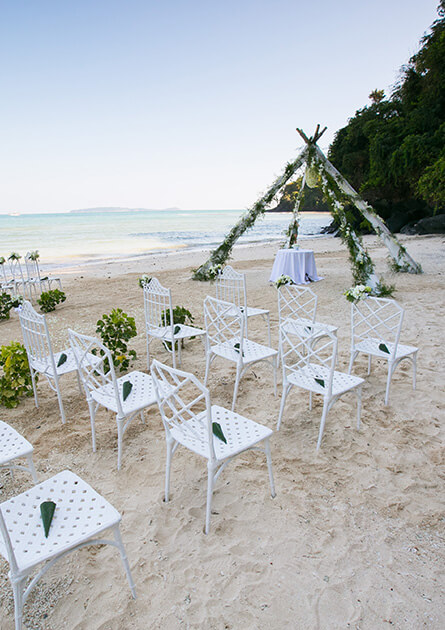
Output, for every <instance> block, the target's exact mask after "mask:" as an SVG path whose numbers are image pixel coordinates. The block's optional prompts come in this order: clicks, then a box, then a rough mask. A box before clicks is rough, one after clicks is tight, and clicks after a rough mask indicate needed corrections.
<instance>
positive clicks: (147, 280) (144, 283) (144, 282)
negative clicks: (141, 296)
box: [138, 274, 151, 289]
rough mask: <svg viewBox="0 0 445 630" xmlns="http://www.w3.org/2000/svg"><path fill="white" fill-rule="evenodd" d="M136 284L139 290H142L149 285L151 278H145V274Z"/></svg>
mask: <svg viewBox="0 0 445 630" xmlns="http://www.w3.org/2000/svg"><path fill="white" fill-rule="evenodd" d="M138 282H139V286H140V287H141V289H143V288H144V287H146V286H148V285H149V284H150V282H151V276H147V274H144V275H143V276H142V277H141V278H139V280H138Z"/></svg>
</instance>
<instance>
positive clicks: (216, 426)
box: [212, 422, 227, 444]
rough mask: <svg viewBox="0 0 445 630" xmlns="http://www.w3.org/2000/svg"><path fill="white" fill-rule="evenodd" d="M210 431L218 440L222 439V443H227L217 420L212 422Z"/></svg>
mask: <svg viewBox="0 0 445 630" xmlns="http://www.w3.org/2000/svg"><path fill="white" fill-rule="evenodd" d="M212 431H213V435H216V437H217V438H218V439H219V440H222V441H223V442H224V444H227V440H226V436H225V435H224V433H223V430H222V429H221V425H220V424H219V422H212Z"/></svg>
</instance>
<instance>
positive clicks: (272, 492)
mask: <svg viewBox="0 0 445 630" xmlns="http://www.w3.org/2000/svg"><path fill="white" fill-rule="evenodd" d="M264 450H265V451H266V459H267V470H268V471H269V482H270V495H271V497H272V499H274V498H275V496H276V492H275V484H274V480H273V472H272V456H271V454H270V442H269V438H267V439H266V440H265V441H264Z"/></svg>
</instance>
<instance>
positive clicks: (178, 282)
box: [0, 236, 445, 630]
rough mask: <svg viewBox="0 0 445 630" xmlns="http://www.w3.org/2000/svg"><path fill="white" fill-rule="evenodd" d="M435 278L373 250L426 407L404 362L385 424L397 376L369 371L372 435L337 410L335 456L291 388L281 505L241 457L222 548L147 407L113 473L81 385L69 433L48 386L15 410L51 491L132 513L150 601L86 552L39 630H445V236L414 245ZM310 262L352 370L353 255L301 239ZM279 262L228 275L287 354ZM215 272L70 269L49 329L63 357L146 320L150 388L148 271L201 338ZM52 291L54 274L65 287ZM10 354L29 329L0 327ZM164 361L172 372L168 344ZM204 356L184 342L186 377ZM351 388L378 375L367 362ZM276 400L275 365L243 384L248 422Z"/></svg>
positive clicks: (111, 557)
mask: <svg viewBox="0 0 445 630" xmlns="http://www.w3.org/2000/svg"><path fill="white" fill-rule="evenodd" d="M401 240H402V242H403V243H404V244H405V245H406V246H407V247H408V251H409V252H410V253H411V255H412V256H413V257H414V258H415V259H416V260H417V261H418V262H420V263H421V264H422V267H423V269H424V271H425V273H424V274H423V275H419V276H414V275H408V274H398V275H396V276H395V275H393V274H391V273H390V272H389V271H388V269H387V266H386V255H387V252H386V249H385V248H384V247H382V246H381V245H380V244H379V243H378V242H377V241H376V239H375V238H374V237H366V239H365V241H366V244H367V246H368V248H369V250H370V252H371V255H372V257H373V258H374V260H375V261H376V265H377V271H378V272H379V273H380V272H383V273H384V276H385V279H386V280H387V281H388V282H390V283H394V284H395V285H396V287H397V293H396V295H395V297H396V299H397V300H398V301H399V302H400V304H401V305H402V306H403V307H404V308H405V309H406V314H405V321H404V326H403V331H402V342H403V343H407V344H411V345H415V346H418V347H419V355H418V375H417V389H416V390H415V391H414V392H413V390H412V380H411V378H412V372H411V366H410V364H409V363H408V362H406V363H405V364H403V363H402V365H401V366H399V368H398V369H397V371H396V372H395V375H394V377H393V381H392V388H391V396H390V404H389V406H388V407H385V406H384V392H385V383H386V362H379V361H374V364H373V371H372V373H371V375H370V376H369V377H366V382H365V385H364V388H363V408H362V427H361V430H360V431H357V430H356V426H355V404H356V401H355V397H354V396H352V395H347V396H344V397H343V398H341V399H340V400H339V401H338V402H337V403H336V404H335V405H334V407H333V408H332V410H331V411H330V413H329V416H328V419H327V423H326V429H325V433H324V437H323V442H322V446H321V450H320V452H319V453H318V454H316V451H315V445H316V440H317V435H318V428H319V423H320V417H321V409H322V406H321V400H318V399H315V404H314V407H313V410H312V411H309V409H308V396H307V395H305V394H304V393H303V392H301V391H298V390H297V389H296V388H295V389H294V390H292V393H291V394H290V397H289V398H288V403H287V405H286V409H285V413H284V417H283V423H282V428H281V430H280V432H279V433H274V435H273V436H272V439H271V447H272V461H273V469H274V475H275V485H276V491H277V495H276V498H275V499H271V497H270V491H269V490H270V489H269V482H268V476H267V467H266V462H265V458H264V455H263V454H262V453H260V452H251V453H248V454H245V455H242V456H240V457H238V458H237V459H236V460H235V461H234V462H232V463H231V464H230V465H229V466H228V468H227V469H226V470H225V471H224V473H223V474H222V476H221V477H220V479H219V480H218V482H217V485H216V491H215V493H214V500H213V515H212V523H211V532H210V534H209V535H208V536H205V535H204V534H203V525H204V519H205V503H206V472H207V471H206V462H205V460H203V459H201V458H199V457H197V456H195V455H193V454H192V453H190V452H189V451H187V450H185V449H179V450H178V451H177V453H176V454H175V456H174V458H173V465H172V480H171V498H170V502H169V503H168V504H165V503H164V502H163V486H164V467H165V438H164V429H163V427H162V423H161V419H160V415H159V412H158V410H157V409H155V408H152V409H150V410H149V411H148V413H147V414H146V418H147V424H146V425H143V424H142V423H141V422H140V421H138V420H135V421H134V422H133V423H132V425H131V427H130V428H129V430H128V432H127V433H126V434H125V436H124V450H123V465H122V469H121V471H119V472H118V471H117V467H116V464H117V431H116V423H115V419H114V417H113V415H112V414H111V413H107V412H106V411H104V410H102V411H100V412H99V414H98V417H97V421H96V430H97V452H96V453H95V454H93V453H92V449H91V431H90V422H89V415H88V408H87V404H86V401H85V398H84V396H83V395H81V394H80V393H79V390H78V388H77V382H76V378H75V376H74V375H68V376H67V377H65V378H64V379H63V381H62V395H63V399H64V403H65V411H66V415H67V423H66V425H64V426H62V424H61V420H60V415H59V409H58V405H57V401H56V397H55V395H54V393H53V392H52V391H51V390H50V388H49V386H48V385H47V383H46V382H44V379H41V380H40V383H39V402H40V406H39V408H38V409H36V408H35V406H34V401H33V399H32V398H27V399H26V400H24V401H23V402H22V403H21V404H20V405H19V407H17V408H16V409H13V410H7V409H5V408H1V416H0V417H1V418H2V420H4V421H6V422H8V423H10V424H11V425H12V426H14V427H15V428H16V429H17V430H18V431H20V432H21V433H22V434H23V435H24V436H25V437H26V438H27V439H28V440H30V442H31V443H32V444H33V445H34V448H35V453H34V461H35V464H36V468H37V473H38V476H39V478H40V479H42V480H43V479H46V478H48V477H50V476H51V475H53V474H55V473H57V472H59V471H61V470H63V469H66V468H68V469H70V470H72V471H74V472H76V473H77V474H79V475H80V476H81V477H82V478H84V479H85V480H86V481H87V482H88V483H90V484H91V485H92V486H93V487H94V488H95V489H96V490H97V491H98V492H100V493H101V494H103V495H104V496H105V498H106V499H107V500H109V501H110V502H111V503H112V504H113V505H114V506H115V507H116V508H117V509H118V510H119V511H120V512H121V513H122V516H123V519H122V527H121V530H122V536H123V540H124V544H125V545H126V550H127V554H128V557H129V561H130V565H131V569H132V572H133V578H134V581H135V583H136V588H137V594H138V598H137V600H135V601H134V600H133V599H132V598H131V595H130V591H129V588H128V585H127V582H126V578H125V575H124V573H123V569H122V566H121V563H120V559H119V555H118V553H117V551H116V550H115V549H114V548H113V547H94V548H86V549H82V550H81V551H78V552H75V553H73V554H70V555H69V556H67V557H66V558H65V559H63V560H61V561H60V562H58V563H57V564H56V565H55V566H54V567H53V569H52V570H50V571H49V572H48V573H47V574H46V576H45V577H44V578H43V579H42V580H41V581H40V582H39V584H38V586H37V588H36V589H35V590H34V592H33V594H32V595H31V596H30V599H29V600H28V603H27V604H26V606H25V622H26V624H27V627H29V628H44V629H50V628H51V629H59V628H67V629H72V628H73V629H74V628H76V629H84V628H85V629H88V630H99V629H101V630H105V629H107V630H108V629H110V630H111V629H112V630H118V629H119V630H121V629H126V628H129V629H138V630H139V629H140V630H146V629H147V628H150V629H158V628H159V629H162V630H170V629H171V630H173V629H176V628H209V629H218V630H219V629H233V630H239V629H250V628H252V629H253V628H254V629H257V628H258V629H260V628H261V629H262V630H264V629H269V628H270V629H283V628H295V629H315V628H317V629H318V628H320V629H327V628H329V629H337V628H338V629H346V628H354V629H360V630H375V629H378V628H390V627H391V628H400V629H402V628H403V629H410V630H412V629H417V628H428V629H429V630H431V629H434V630H436V629H437V630H439V629H441V628H443V627H444V626H445V619H444V603H443V599H442V600H441V592H442V593H443V590H442V591H441V589H442V588H443V559H444V554H443V550H444V546H443V542H444V531H443V485H442V484H443V481H442V480H443V476H441V475H442V473H443V440H442V435H443V429H442V426H443V422H442V426H441V421H443V409H444V389H443V383H444V374H443V366H444V345H445V344H444V325H443V322H444V321H445V306H444V305H445V299H444V298H445V283H444V278H445V276H444V272H445V248H444V242H445V240H444V238H443V237H439V236H431V237H428V236H425V237H402V239H401ZM303 244H304V245H305V246H308V245H310V247H312V248H313V249H314V250H315V256H316V262H317V270H318V273H319V275H321V276H323V277H324V280H323V281H321V282H318V283H316V284H314V285H312V286H311V288H312V289H313V290H314V291H315V292H316V294H317V295H318V318H317V319H319V320H320V321H321V322H326V323H330V324H336V325H338V326H339V330H338V338H339V360H338V368H337V369H340V370H344V371H346V370H347V366H348V362H349V344H350V341H349V339H350V326H349V313H350V305H349V303H348V302H347V301H346V299H345V298H344V296H343V295H342V293H343V291H344V290H345V289H347V288H349V287H350V286H351V284H352V279H351V273H350V269H349V264H348V260H347V252H346V251H345V248H344V246H343V245H342V244H341V242H340V240H339V239H334V238H321V239H313V240H311V241H310V242H309V241H304V243H303ZM276 249H277V245H276V244H274V245H255V246H244V247H240V248H236V249H235V251H234V256H233V260H232V261H231V263H232V264H233V265H234V266H235V268H236V269H239V270H242V271H244V272H245V273H246V277H247V287H248V303H249V305H251V306H259V307H263V308H269V309H270V312H271V323H272V338H273V344H275V346H276V345H277V332H278V331H277V322H278V314H277V304H276V290H275V288H274V287H273V286H272V285H270V284H269V282H268V279H269V274H270V270H271V267H272V261H273V257H274V254H275V252H276ZM204 259H205V255H204V254H203V253H202V252H189V251H183V252H179V253H174V254H159V255H156V256H148V257H146V258H134V259H127V260H119V261H116V262H113V263H107V264H95V265H87V266H82V265H78V266H76V267H75V268H73V269H63V270H61V271H62V278H63V285H64V290H65V291H66V294H67V300H66V302H65V303H64V304H62V305H60V306H59V307H58V309H57V310H56V311H55V312H54V313H50V314H48V316H47V321H48V325H49V328H50V331H51V335H52V339H53V342H54V345H55V347H56V349H62V347H63V346H64V345H66V344H67V332H66V331H67V328H68V327H72V328H74V329H76V330H78V331H80V332H84V333H87V334H94V332H95V325H96V321H97V320H98V318H99V317H101V316H102V315H103V314H104V313H107V312H109V311H110V310H111V308H113V307H121V308H122V309H123V310H124V311H126V312H127V313H128V314H130V315H133V316H134V317H135V319H136V324H137V328H138V336H137V338H136V339H135V340H133V343H132V345H131V347H134V348H135V349H136V350H137V353H138V359H137V360H136V362H135V364H134V368H137V369H141V370H146V367H147V366H146V347H145V334H144V323H143V322H144V316H143V300H142V291H141V289H140V288H139V286H138V282H137V279H138V278H139V277H140V276H141V275H142V273H147V274H148V275H156V276H157V277H158V278H159V280H160V281H161V283H162V284H164V285H165V286H168V287H171V289H172V294H173V301H174V303H175V304H180V305H184V306H186V307H187V308H188V309H189V310H190V311H191V312H192V314H193V315H194V316H195V323H196V325H198V326H202V325H203V313H202V302H203V299H204V297H205V296H206V295H207V294H210V295H214V286H212V285H211V284H209V283H199V282H194V281H192V280H191V268H193V267H197V266H198V265H199V264H200V263H201V262H203V260H204ZM52 273H53V274H54V273H55V272H54V271H53V272H52ZM249 330H250V331H251V337H252V338H253V339H255V340H257V341H263V342H264V341H265V340H266V330H265V325H264V322H263V321H262V320H261V318H258V321H255V319H254V320H251V323H250V322H249ZM0 337H1V343H2V344H6V343H9V342H10V341H12V340H20V341H21V340H22V338H21V333H20V327H19V323H18V318H17V315H16V314H13V315H12V316H11V320H10V321H6V322H1V323H0ZM153 350H154V356H155V357H156V358H157V359H159V360H161V361H165V362H168V363H170V357H169V356H168V354H167V352H166V351H165V350H164V349H163V347H162V345H161V344H157V345H153ZM204 365H205V364H204V351H203V346H202V344H201V343H200V341H199V340H195V341H189V342H187V343H186V347H185V350H184V352H183V369H185V370H188V371H192V372H194V373H195V374H196V375H197V376H198V377H200V378H203V376H204ZM355 373H356V374H358V375H361V376H363V377H365V375H366V359H365V358H364V357H360V358H359V359H358V360H357V362H356V364H355ZM234 376H235V371H234V367H233V366H231V365H229V364H228V363H226V362H224V361H222V360H220V361H215V363H214V364H213V367H212V369H211V373H210V379H209V387H210V391H211V395H212V398H213V402H214V403H216V404H221V405H224V406H228V407H230V404H231V399H232V394H233V385H234ZM280 396H281V375H280V379H279V389H278V397H277V398H275V397H274V395H273V385H272V375H271V371H270V368H269V366H266V365H264V366H262V365H260V366H254V368H253V370H251V371H249V372H248V373H247V374H246V376H245V377H244V378H243V380H242V381H241V386H240V392H239V397H238V402H237V408H236V410H237V411H238V412H239V413H242V414H244V415H246V416H247V417H250V418H252V419H253V420H255V421H257V422H261V423H263V424H265V425H267V426H269V427H270V428H272V429H275V426H276V421H277V416H278V410H279V404H280ZM31 483H32V482H31V480H30V478H29V476H28V475H26V474H24V473H16V475H15V479H14V480H12V479H11V477H10V475H9V473H5V472H3V473H1V474H0V497H1V500H5V499H6V498H8V497H10V496H12V495H14V494H17V493H19V492H21V491H23V490H25V489H26V488H27V487H29V486H30V485H31ZM0 600H1V601H0V606H1V619H0V628H1V630H7V629H10V628H13V625H14V621H13V598H12V589H11V587H10V584H9V580H8V578H7V563H6V562H4V561H3V560H1V561H0Z"/></svg>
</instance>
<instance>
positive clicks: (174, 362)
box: [172, 341, 176, 370]
mask: <svg viewBox="0 0 445 630" xmlns="http://www.w3.org/2000/svg"><path fill="white" fill-rule="evenodd" d="M172 356H173V367H174V369H175V370H176V350H175V342H174V341H173V342H172Z"/></svg>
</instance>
